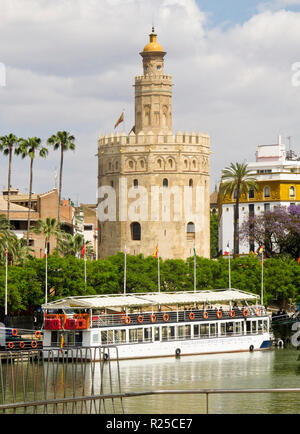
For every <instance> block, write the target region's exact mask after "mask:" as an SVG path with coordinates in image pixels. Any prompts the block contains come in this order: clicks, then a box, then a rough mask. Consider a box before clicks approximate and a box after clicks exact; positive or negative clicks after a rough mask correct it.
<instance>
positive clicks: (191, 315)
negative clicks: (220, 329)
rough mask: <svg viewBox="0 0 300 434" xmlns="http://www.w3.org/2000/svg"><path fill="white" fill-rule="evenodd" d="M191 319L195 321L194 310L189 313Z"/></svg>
mask: <svg viewBox="0 0 300 434" xmlns="http://www.w3.org/2000/svg"><path fill="white" fill-rule="evenodd" d="M189 319H190V320H191V321H193V320H194V319H195V314H194V312H191V313H190V314H189Z"/></svg>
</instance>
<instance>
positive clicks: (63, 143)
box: [47, 131, 75, 224]
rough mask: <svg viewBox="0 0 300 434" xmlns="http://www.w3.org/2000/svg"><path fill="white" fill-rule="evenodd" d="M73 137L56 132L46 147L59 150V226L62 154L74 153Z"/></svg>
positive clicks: (58, 219)
mask: <svg viewBox="0 0 300 434" xmlns="http://www.w3.org/2000/svg"><path fill="white" fill-rule="evenodd" d="M74 142H75V137H74V136H72V135H71V134H70V133H68V132H67V131H58V132H57V133H56V134H53V135H52V136H51V137H50V138H49V139H48V141H47V143H48V145H50V146H53V148H54V150H55V151H56V150H58V149H59V150H60V170H59V193H58V197H59V205H58V215H57V223H58V224H60V203H61V191H62V173H63V163H64V152H66V151H68V150H72V151H75V143H74Z"/></svg>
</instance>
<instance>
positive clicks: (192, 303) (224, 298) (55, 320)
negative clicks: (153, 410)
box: [42, 289, 272, 360]
mask: <svg viewBox="0 0 300 434" xmlns="http://www.w3.org/2000/svg"><path fill="white" fill-rule="evenodd" d="M258 299H259V297H258V296H257V295H255V294H251V293H249V292H245V291H240V290H236V289H224V290H222V289H219V290H203V291H193V292H192V291H185V292H151V293H130V294H124V295H96V296H94V295H93V296H78V297H67V298H65V299H61V300H56V301H54V302H52V303H48V304H46V305H43V306H42V309H43V312H44V325H43V333H44V350H45V352H48V353H49V350H51V351H52V352H55V351H57V356H59V354H60V352H64V351H68V354H70V351H73V352H74V354H75V353H76V352H77V353H76V354H78V349H83V348H84V349H87V350H89V354H90V355H91V357H93V351H95V352H96V348H99V347H100V348H101V349H103V357H104V358H110V359H116V358H118V359H119V360H122V359H136V358H148V357H165V356H184V355H194V354H213V353H225V352H238V351H256V350H265V349H268V348H270V347H271V344H272V339H271V333H270V319H269V316H268V315H267V313H266V310H265V308H264V307H263V306H261V305H259V303H258Z"/></svg>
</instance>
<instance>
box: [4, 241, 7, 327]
mask: <svg viewBox="0 0 300 434" xmlns="http://www.w3.org/2000/svg"><path fill="white" fill-rule="evenodd" d="M4 325H5V327H6V326H7V241H6V244H5V310H4Z"/></svg>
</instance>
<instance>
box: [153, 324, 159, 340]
mask: <svg viewBox="0 0 300 434" xmlns="http://www.w3.org/2000/svg"><path fill="white" fill-rule="evenodd" d="M154 340H155V341H159V340H160V333H159V327H155V328H154Z"/></svg>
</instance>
